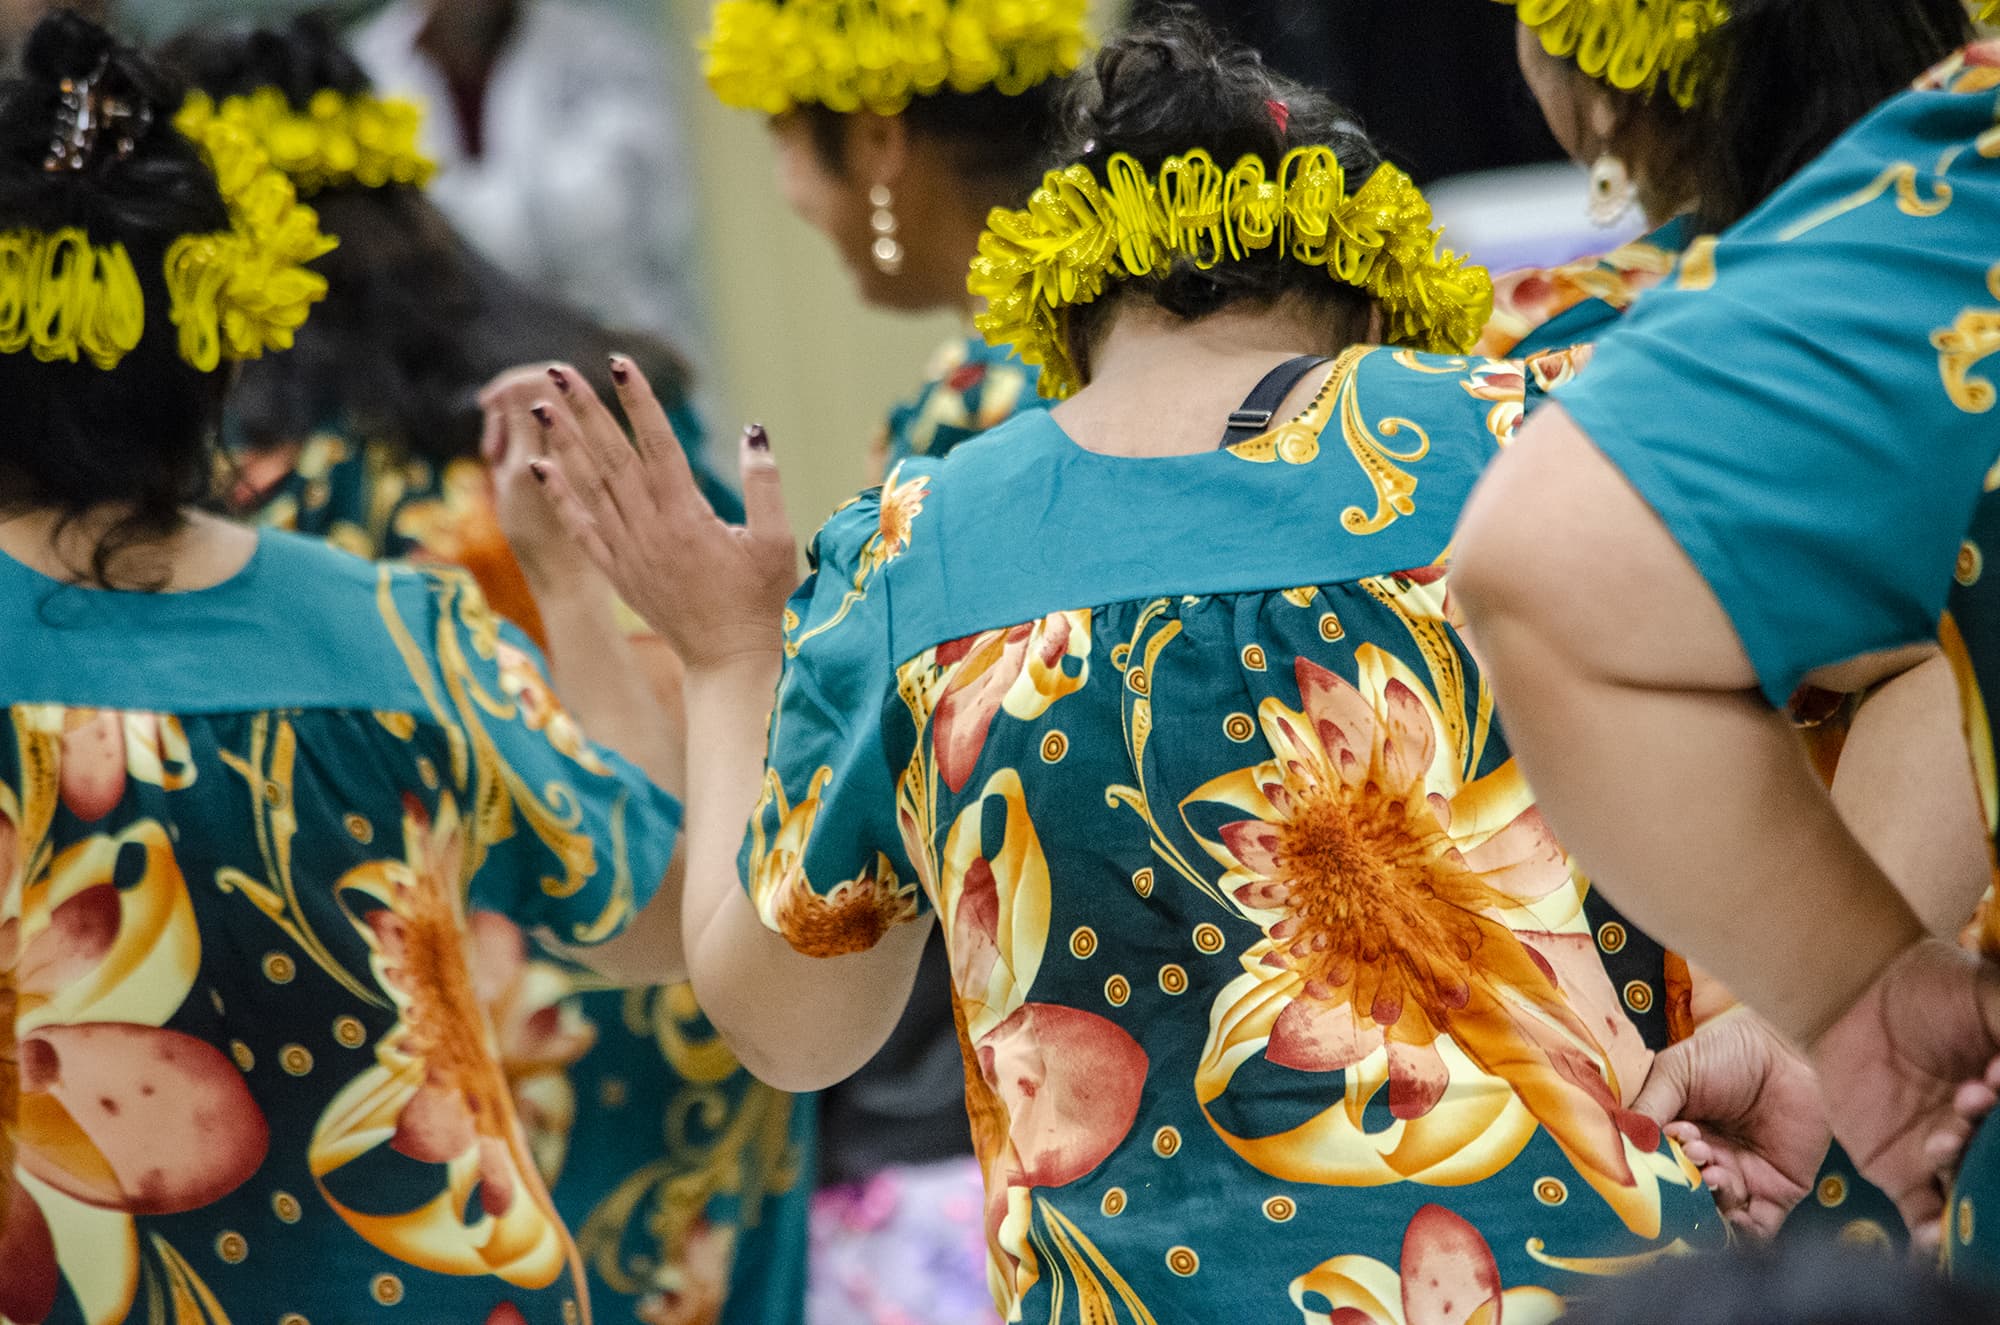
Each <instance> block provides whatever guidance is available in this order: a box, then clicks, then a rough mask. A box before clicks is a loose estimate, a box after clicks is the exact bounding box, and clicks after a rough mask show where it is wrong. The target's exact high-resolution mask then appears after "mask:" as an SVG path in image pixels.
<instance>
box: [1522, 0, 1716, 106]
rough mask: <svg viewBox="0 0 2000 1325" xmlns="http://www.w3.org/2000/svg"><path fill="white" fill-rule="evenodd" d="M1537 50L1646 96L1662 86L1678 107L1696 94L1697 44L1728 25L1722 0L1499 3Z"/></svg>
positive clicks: (1688, 103) (1698, 81)
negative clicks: (1537, 41)
mask: <svg viewBox="0 0 2000 1325" xmlns="http://www.w3.org/2000/svg"><path fill="white" fill-rule="evenodd" d="M1501 3H1502V4H1511V5H1514V6H1515V7H1516V9H1517V10H1518V11H1519V14H1520V18H1521V22H1522V23H1524V24H1526V25H1527V26H1528V27H1529V28H1531V29H1533V30H1534V32H1535V34H1536V35H1537V36H1539V37H1540V38H1541V39H1542V49H1544V50H1546V51H1547V52H1548V53H1549V54H1551V55H1554V56H1556V57H1558V58H1560V59H1566V60H1574V61H1575V62H1576V64H1577V67H1578V68H1580V69H1582V70H1583V72H1584V73H1586V74H1588V75H1590V76H1591V77H1592V78H1595V79H1597V80H1598V81H1599V82H1603V83H1609V84H1610V85H1611V86H1612V87H1615V88H1617V89H1619V90H1620V91H1623V92H1640V93H1645V94H1647V95H1651V93H1652V92H1653V91H1654V89H1656V88H1658V87H1659V86H1660V85H1661V84H1662V83H1664V84H1666V87H1667V90H1668V91H1669V92H1670V93H1672V94H1673V98H1674V100H1675V101H1678V102H1679V103H1680V104H1681V105H1683V106H1692V105H1694V100H1695V97H1696V95H1697V94H1698V92H1699V91H1700V84H1701V76H1702V59H1701V56H1702V46H1703V44H1704V43H1705V42H1706V41H1707V39H1708V36H1709V34H1710V33H1712V32H1714V31H1715V30H1716V29H1717V28H1719V27H1721V26H1722V25H1723V24H1725V23H1727V22H1728V21H1729V6H1728V4H1726V3H1725V0H1501Z"/></svg>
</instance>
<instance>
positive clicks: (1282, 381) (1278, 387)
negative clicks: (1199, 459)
mask: <svg viewBox="0 0 2000 1325" xmlns="http://www.w3.org/2000/svg"><path fill="white" fill-rule="evenodd" d="M1331 362H1332V360H1331V359H1328V358H1327V357H1326V356H1325V355H1318V354H1302V355H1300V356H1299V357H1298V358H1296V359H1292V360H1289V361H1287V362H1285V363H1281V364H1279V365H1278V366H1277V367H1276V368H1273V369H1272V370H1271V371H1270V372H1269V373H1267V374H1265V376H1264V380H1263V381H1261V382H1259V383H1258V384H1257V385H1256V386H1255V387H1253V388H1252V389H1251V391H1250V394H1249V396H1248V397H1247V398H1245V400H1244V401H1243V407H1242V408H1241V409H1239V410H1237V411H1236V412H1235V413H1234V414H1232V415H1230V416H1229V431H1228V432H1226V433H1224V434H1223V435H1222V445H1221V446H1220V447H1218V448H1217V449H1218V450H1224V451H1226V450H1228V449H1229V448H1230V447H1232V446H1238V445H1241V444H1242V443H1244V442H1247V441H1249V440H1250V439H1251V438H1253V437H1261V436H1262V435H1263V434H1265V433H1267V432H1269V431H1270V430H1271V420H1272V419H1273V418H1275V417H1277V413H1278V406H1280V405H1282V404H1284V403H1285V397H1286V396H1289V395H1291V394H1292V391H1293V389H1294V388H1295V387H1297V386H1298V384H1299V383H1300V382H1302V381H1304V380H1305V375H1306V374H1307V373H1309V372H1311V371H1312V370H1313V369H1315V368H1318V367H1319V366H1320V365H1322V364H1326V363H1331Z"/></svg>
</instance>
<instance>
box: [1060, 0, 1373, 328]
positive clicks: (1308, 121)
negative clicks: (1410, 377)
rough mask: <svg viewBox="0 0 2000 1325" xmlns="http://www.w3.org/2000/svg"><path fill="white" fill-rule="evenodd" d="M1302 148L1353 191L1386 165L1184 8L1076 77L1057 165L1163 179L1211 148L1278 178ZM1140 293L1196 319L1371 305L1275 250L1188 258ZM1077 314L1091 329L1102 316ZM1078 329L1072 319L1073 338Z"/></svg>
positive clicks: (1334, 110)
mask: <svg viewBox="0 0 2000 1325" xmlns="http://www.w3.org/2000/svg"><path fill="white" fill-rule="evenodd" d="M1298 147H1330V148H1332V149H1333V152H1334V155H1335V156H1336V157H1338V158H1339V160H1340V165H1341V168H1342V170H1344V171H1345V172H1346V175H1347V187H1348V188H1349V189H1350V190H1353V189H1358V188H1360V187H1361V186H1362V185H1363V184H1364V183H1366V182H1367V181H1368V179H1369V178H1370V177H1371V176H1372V175H1373V174H1374V173H1375V171H1376V170H1377V169H1379V168H1380V167H1381V165H1382V155H1381V153H1380V152H1378V151H1377V150H1376V148H1375V145H1374V144H1373V143H1371V142H1370V141H1369V140H1368V137H1367V135H1366V134H1365V133H1364V132H1363V131H1362V129H1361V125H1360V123H1359V121H1357V120H1356V119H1355V118H1354V116H1353V115H1352V114H1350V113H1349V112H1348V111H1346V110H1345V109H1343V108H1342V107H1341V106H1339V105H1338V104H1336V103H1335V102H1334V101H1333V99H1332V98H1330V97H1328V96H1326V95H1325V94H1324V93H1321V92H1316V91H1314V90H1312V89H1310V88H1307V87H1305V86H1303V85H1301V84H1298V83H1294V82H1292V81H1291V80H1290V79H1288V78H1285V77H1284V76H1282V75H1280V74H1278V73H1276V72H1274V71H1272V70H1271V69H1269V68H1267V67H1266V66H1265V64H1264V62H1263V60H1262V58H1261V57H1259V56H1258V54H1257V53H1256V52H1255V51H1254V50H1252V49H1250V48H1249V47H1247V46H1243V45H1240V44H1237V43H1234V42H1231V41H1228V40H1226V39H1225V38H1224V37H1223V36H1222V35H1221V34H1220V33H1218V32H1217V31H1216V30H1215V29H1214V28H1213V27H1211V26H1210V25H1209V24H1208V23H1207V22H1206V21H1204V20H1203V19H1201V18H1200V17H1199V16H1198V15H1197V14H1196V13H1195V12H1194V11H1193V10H1191V9H1189V8H1187V7H1186V6H1184V5H1182V6H1174V7H1171V8H1168V9H1166V10H1165V11H1163V12H1162V14H1161V15H1160V17H1158V18H1157V19H1155V20H1153V21H1151V22H1148V23H1146V24H1144V25H1143V26H1139V27H1134V28H1130V29H1128V30H1126V31H1124V32H1122V33H1119V34H1117V35H1115V36H1113V37H1112V38H1111V39H1110V40H1109V41H1107V42H1106V43H1105V44H1104V46H1103V47H1102V48H1101V49H1100V50H1099V51H1098V53H1097V57H1096V59H1095V60H1094V61H1092V62H1091V64H1089V65H1088V66H1087V67H1086V68H1084V69H1083V70H1082V71H1080V72H1079V73H1078V74H1077V76H1076V78H1075V79H1074V80H1072V83H1071V85H1070V87H1069V89H1068V91H1067V92H1066V93H1065V95H1064V98H1063V104H1062V108H1061V110H1060V113H1059V115H1058V132H1057V134H1056V138H1055V142H1054V148H1055V159H1054V160H1053V161H1052V162H1051V163H1050V164H1051V165H1053V166H1063V165H1068V164H1070V163H1071V162H1075V161H1081V162H1083V163H1084V164H1086V165H1088V166H1090V167H1091V168H1092V169H1093V170H1098V171H1100V174H1101V171H1102V167H1103V165H1104V163H1105V162H1106V161H1107V160H1108V159H1109V158H1110V157H1112V156H1114V155H1116V154H1118V153H1125V154H1127V155H1129V156H1131V157H1133V158H1134V159H1136V160H1137V161H1138V162H1139V163H1140V164H1141V165H1143V166H1145V167H1146V169H1147V170H1148V171H1157V170H1158V169H1159V168H1160V166H1161V164H1162V163H1163V162H1165V161H1166V160H1167V159H1168V158H1169V157H1174V156H1184V155H1186V154H1187V153H1188V152H1190V151H1192V150H1193V149H1195V148H1202V149H1205V150H1206V151H1207V152H1208V153H1209V155H1210V156H1212V157H1214V158H1215V160H1216V162H1217V163H1218V164H1219V165H1221V166H1222V167H1223V169H1225V170H1226V169H1228V168H1229V167H1230V166H1232V165H1234V164H1235V163H1236V162H1237V161H1239V160H1241V159H1242V158H1243V157H1245V156H1255V157H1258V158H1261V159H1262V160H1263V162H1264V164H1265V167H1266V169H1267V170H1269V171H1270V172H1271V173H1272V174H1273V175H1274V176H1275V175H1276V173H1277V170H1278V167H1279V164H1280V163H1281V162H1282V160H1283V158H1284V156H1285V154H1286V153H1287V152H1290V151H1291V150H1292V149H1294V148H1298ZM1135 288H1141V289H1150V290H1151V292H1152V295H1153V298H1154V299H1155V300H1156V301H1157V302H1158V303H1159V305H1160V306H1161V307H1162V308H1165V309H1167V310H1168V311H1169V312H1172V313H1175V314H1177V315H1179V316H1181V317H1184V318H1189V319H1194V318H1200V317H1204V316H1206V315H1208V314H1210V313H1214V312H1217V311H1219V310H1221V309H1223V308H1226V307H1228V306H1229V305H1231V304H1234V303H1239V302H1243V301H1248V300H1269V299H1274V298H1277V297H1278V296H1280V295H1283V294H1286V293H1290V292H1294V291H1298V292H1305V293H1308V294H1311V295H1313V296H1315V297H1318V298H1324V299H1330V300H1334V301H1337V302H1345V303H1350V304H1353V303H1357V302H1359V301H1360V300H1361V299H1362V296H1361V295H1360V294H1359V292H1358V291H1354V290H1350V289H1348V288H1347V287H1344V286H1341V285H1339V284H1338V283H1336V282H1334V281H1331V280H1329V279H1328V278H1327V275H1326V273H1325V272H1324V271H1315V270H1312V269H1310V268H1308V267H1305V266H1302V265H1301V264H1299V263H1295V262H1292V261H1290V260H1289V259H1288V258H1287V257H1286V256H1285V255H1284V254H1283V253H1281V252H1279V251H1278V250H1277V249H1276V248H1273V249H1270V250H1267V251H1265V252H1263V253H1259V254H1254V255H1252V256H1250V257H1249V258H1246V259H1245V260H1243V261H1241V262H1227V263H1223V264H1222V265H1221V266H1218V267H1215V268H1213V269H1211V270H1209V271H1202V270H1201V269H1200V268H1199V267H1197V266H1196V265H1195V264H1194V263H1192V262H1189V261H1186V260H1183V261H1181V262H1179V263H1176V264H1175V266H1174V267H1173V268H1172V269H1171V270H1170V271H1168V272H1167V273H1166V274H1165V275H1164V276H1162V277H1160V278H1158V279H1157V280H1155V281H1153V282H1151V283H1150V284H1149V285H1140V286H1136V287H1135ZM1079 312H1082V313H1083V317H1082V319H1081V320H1082V321H1083V322H1084V323H1086V324H1087V323H1088V322H1089V321H1090V320H1091V318H1092V316H1093V315H1092V314H1090V313H1089V312H1088V311H1087V310H1079ZM1077 323H1078V319H1077V318H1076V317H1075V316H1074V315H1073V316H1072V328H1073V330H1077V329H1080V328H1078V325H1077ZM1086 334H1087V333H1086Z"/></svg>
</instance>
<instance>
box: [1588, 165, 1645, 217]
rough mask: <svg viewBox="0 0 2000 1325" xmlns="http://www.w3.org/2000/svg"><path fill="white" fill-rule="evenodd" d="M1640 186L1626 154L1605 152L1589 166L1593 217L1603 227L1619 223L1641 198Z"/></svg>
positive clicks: (1591, 215) (1591, 212)
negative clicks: (1639, 197) (1629, 165)
mask: <svg viewBox="0 0 2000 1325" xmlns="http://www.w3.org/2000/svg"><path fill="white" fill-rule="evenodd" d="M1638 195H1639V187H1638V185H1636V184H1635V183H1633V181H1632V172H1631V171H1629V170H1627V169H1626V168H1625V162H1624V160H1623V158H1621V157H1618V156H1616V155H1614V154H1613V153H1610V152H1606V153H1605V154H1604V155H1602V156H1600V157H1598V158H1597V162H1596V164H1595V165H1593V166H1591V168H1590V219H1591V222H1592V223H1593V224H1595V225H1597V226H1599V227H1601V228H1603V229H1606V230H1608V229H1610V228H1611V227H1612V226H1614V225H1617V224H1618V222H1619V221H1620V220H1622V219H1623V218H1624V216H1625V213H1627V212H1629V211H1631V210H1632V204H1633V203H1634V202H1636V201H1637V200H1638Z"/></svg>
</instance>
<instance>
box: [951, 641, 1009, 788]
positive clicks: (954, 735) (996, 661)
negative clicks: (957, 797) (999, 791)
mask: <svg viewBox="0 0 2000 1325" xmlns="http://www.w3.org/2000/svg"><path fill="white" fill-rule="evenodd" d="M1033 633H1034V627H1032V626H1016V627H1014V629H1012V630H1010V631H1007V632H1006V633H1005V634H1004V635H1003V634H1001V633H1000V632H998V631H989V632H988V633H987V634H986V635H984V636H981V637H980V641H979V643H978V644H977V646H976V647H974V648H973V649H972V650H971V652H970V653H969V654H968V656H967V657H966V659H965V661H964V662H963V663H961V664H960V665H959V667H958V669H957V671H956V672H955V673H954V674H953V676H952V679H951V681H950V683H949V684H948V685H947V686H946V687H945V692H944V695H943V696H942V697H941V698H940V699H939V700H938V705H937V708H936V710H935V711H934V712H933V714H932V716H931V740H932V744H933V747H934V748H935V749H936V751H937V763H938V776H940V777H942V778H943V779H944V781H945V785H946V786H948V787H950V788H951V789H952V790H953V791H964V790H965V788H966V784H967V783H969V782H971V781H972V772H973V770H974V769H975V768H976V767H978V764H979V756H980V755H981V754H982V753H983V752H984V751H985V749H986V734H987V732H988V731H990V730H991V729H992V727H993V719H994V716H995V715H996V714H998V713H999V712H1000V705H1001V704H1002V703H1004V702H1005V701H1006V698H1007V691H1008V690H1010V689H1011V688H1012V687H1013V685H1014V682H1015V681H1016V680H1018V679H1019V678H1020V675H1021V672H1022V669H1023V668H1024V667H1025V666H1026V664H1027V654H1028V639H1029V636H1031V635H1032V634H1033Z"/></svg>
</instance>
